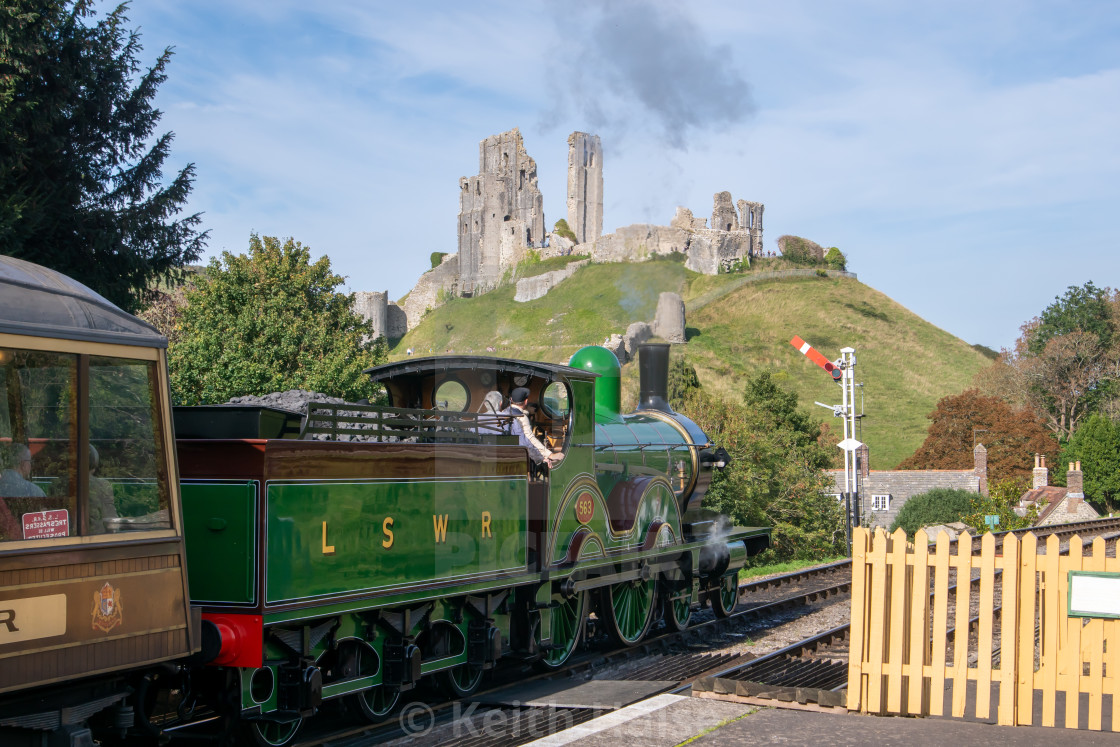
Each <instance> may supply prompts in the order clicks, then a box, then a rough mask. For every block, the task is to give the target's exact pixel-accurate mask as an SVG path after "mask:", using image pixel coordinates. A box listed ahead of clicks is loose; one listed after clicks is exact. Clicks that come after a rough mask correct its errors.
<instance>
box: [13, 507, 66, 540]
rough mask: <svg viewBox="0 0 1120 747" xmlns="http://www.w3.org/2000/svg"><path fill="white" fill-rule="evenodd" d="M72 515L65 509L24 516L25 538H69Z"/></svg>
mask: <svg viewBox="0 0 1120 747" xmlns="http://www.w3.org/2000/svg"><path fill="white" fill-rule="evenodd" d="M69 535H70V514H69V513H68V512H67V511H66V509H64V508H60V509H56V510H54V511H36V512H35V513H31V514H24V515H23V538H24V539H28V540H36V539H50V538H51V537H68V536H69Z"/></svg>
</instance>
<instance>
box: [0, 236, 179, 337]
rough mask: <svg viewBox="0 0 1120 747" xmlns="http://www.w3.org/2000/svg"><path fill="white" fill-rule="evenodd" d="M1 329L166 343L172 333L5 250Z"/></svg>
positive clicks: (0, 261) (0, 276)
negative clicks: (157, 327) (163, 331)
mask: <svg viewBox="0 0 1120 747" xmlns="http://www.w3.org/2000/svg"><path fill="white" fill-rule="evenodd" d="M0 332H7V333H9V334H16V335H30V336H34V337H55V338H61V339H66V340H83V341H86V342H108V343H117V344H123V345H140V346H143V347H159V348H165V347H167V338H166V337H164V336H163V335H161V334H160V333H159V331H158V330H157V329H156V328H155V327H153V326H151V325H150V324H148V323H147V322H143V321H141V320H139V319H137V318H136V317H134V316H133V315H132V314H129V313H127V312H125V311H123V310H121V309H120V308H118V307H116V306H114V305H113V304H112V303H110V302H109V301H107V300H106V299H105V298H103V297H102V296H100V295H98V294H97V293H94V292H93V291H92V290H90V289H89V288H87V287H86V286H84V285H82V284H81V283H79V282H78V281H77V280H74V279H73V278H69V277H67V276H66V275H63V274H62V273H60V272H55V271H54V270H49V269H47V268H46V267H42V266H40V265H37V264H33V263H31V262H26V261H24V260H22V259H16V258H15V257H6V256H3V255H0Z"/></svg>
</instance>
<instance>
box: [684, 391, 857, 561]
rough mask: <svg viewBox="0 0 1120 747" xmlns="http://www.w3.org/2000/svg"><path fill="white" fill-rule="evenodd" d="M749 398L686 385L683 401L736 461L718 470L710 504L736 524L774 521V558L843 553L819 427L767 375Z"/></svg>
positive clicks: (686, 409)
mask: <svg viewBox="0 0 1120 747" xmlns="http://www.w3.org/2000/svg"><path fill="white" fill-rule="evenodd" d="M745 399H746V403H745V404H737V403H733V402H727V401H724V400H721V399H718V398H716V397H713V396H711V395H709V394H708V393H707V392H705V391H704V390H703V389H699V388H689V389H687V391H686V393H685V396H684V401H683V402H682V403H681V405H680V410H681V412H682V413H683V414H685V415H687V416H688V417H690V418H691V419H692V420H694V421H695V422H696V423H697V425H699V426H700V427H701V428H702V429H703V430H704V432H705V433H706V434H707V435H708V437H709V438H711V439H712V440H713V442H714V443H716V444H719V445H720V446H722V447H723V448H725V449H726V450H727V451H728V453H729V454H730V455H731V462H730V463H729V465H728V466H727V468H725V469H724V470H722V471H719V472H717V473H716V474H715V476H714V477H713V480H712V484H711V486H710V488H709V490H708V495H707V496H706V497H705V499H704V505H705V506H706V507H709V508H712V509H715V510H718V511H721V512H724V513H726V514H727V515H728V516H730V517H731V519H732V521H733V522H734V523H736V524H739V525H743V526H769V527H771V528H772V530H773V535H772V552H771V553H770V555H771V556H774V557H777V558H820V557H825V556H828V555H831V554H835V553H837V552H842V551H843V543H844V529H843V524H842V523H841V516H840V507H839V505H838V504H837V502H836V501H835V499H833V498H831V497H829V496H828V495H827V494H826V492H825V491H826V488H827V486H828V485H829V484H830V479H829V476H828V475H827V473H825V471H824V470H825V469H826V468H827V467H828V466H829V452H828V450H827V448H826V447H822V446H821V445H820V444H818V442H817V436H818V430H817V427H816V425H815V424H814V423H812V422H811V420H810V418H808V417H807V416H806V415H804V413H800V412H798V411H797V409H796V404H797V396H796V395H795V394H792V393H789V392H785V391H784V390H782V389H781V388H780V387H778V386H777V385H776V384H775V383H774V382H773V380H772V379H771V378H770V375H769V373H762V374H760V375H758V376H756V377H753V378H752V379H751V380H750V381H749V382H748V384H747V391H746V397H745Z"/></svg>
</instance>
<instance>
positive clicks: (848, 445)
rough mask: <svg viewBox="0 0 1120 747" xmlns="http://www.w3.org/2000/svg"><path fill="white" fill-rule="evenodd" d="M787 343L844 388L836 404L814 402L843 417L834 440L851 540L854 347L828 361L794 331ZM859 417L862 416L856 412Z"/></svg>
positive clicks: (855, 519)
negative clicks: (839, 433)
mask: <svg viewBox="0 0 1120 747" xmlns="http://www.w3.org/2000/svg"><path fill="white" fill-rule="evenodd" d="M789 344H790V345H793V346H794V347H795V348H797V349H798V350H799V351H800V352H801V353H802V354H803V355H804V356H805V357H806V358H808V359H809V360H811V361H812V362H813V363H816V364H817V365H818V366H820V367H821V368H823V369H824V370H825V371H826V372H827V373H828V374H829V376H831V377H832V380H833V381H835V382H836V383H838V384H839V385H840V389H841V391H842V392H843V397H842V403H841V404H839V405H826V404H824V403H823V402H817V403H816V404H818V405H820V406H821V407H824V408H826V409H829V410H832V414H833V415H834V416H835V417H838V418H843V421H844V440H843V441H841V442H840V443H838V444H837V446H839V447H840V448H841V449H842V450H843V451H844V493H843V496H844V503H845V513H846V514H847V524H848V526H847V529H848V541H849V543H850V542H851V530H852V527H853V526H859V483H858V480H859V474H858V469H857V467H856V450H857V449H859V447H861V446H863V444H862V443H860V442H859V441H858V440H857V439H856V418H857V415H856V407H855V405H856V391H855V368H856V351H855V348H843V349H841V350H840V357H839V358H837V359H836V360H835V361H830V360H829V359H828V358H825V357H824V356H823V355H821V354H820V353H819V352H817V351H816V350H814V349H813V346H812V345H810V344H809V343H807V342H805V341H804V340H802V339H801V338H800V337H799V336H797V335H794V337H793V339H792V340H790V341H789ZM859 417H862V415H861V416H859Z"/></svg>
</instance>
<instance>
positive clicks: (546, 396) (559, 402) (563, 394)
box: [541, 381, 571, 420]
mask: <svg viewBox="0 0 1120 747" xmlns="http://www.w3.org/2000/svg"><path fill="white" fill-rule="evenodd" d="M541 407H542V408H543V409H544V411H545V412H546V413H548V415H549V416H550V417H553V418H557V419H560V420H567V419H568V412H569V410H570V409H571V405H569V404H568V387H566V386H564V384H563V382H560V381H554V382H552V383H551V384H549V385H548V386H546V387H545V388H544V392H542V393H541Z"/></svg>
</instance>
